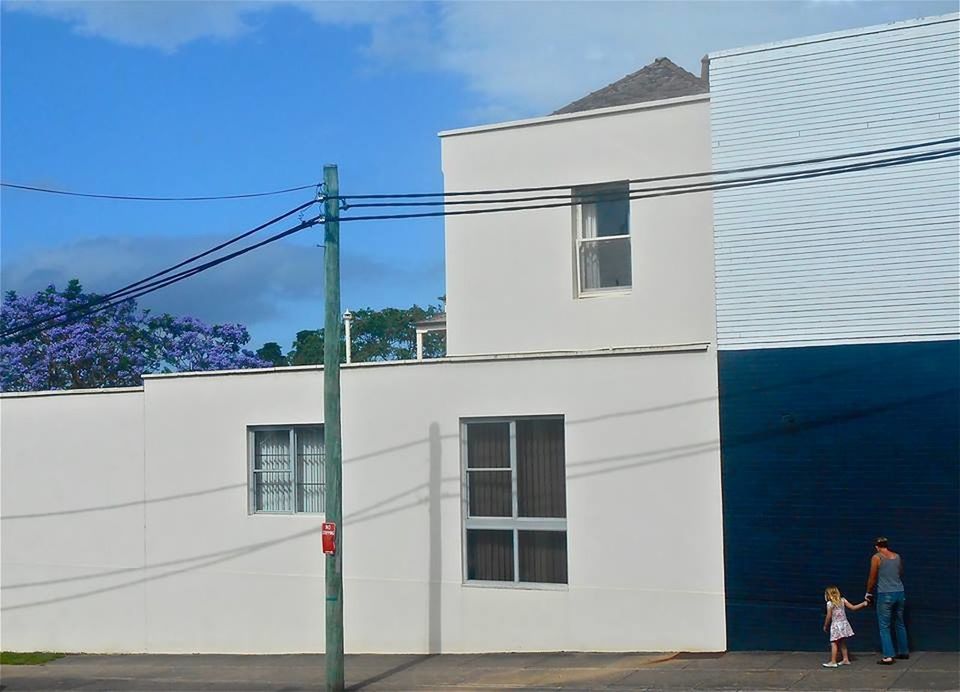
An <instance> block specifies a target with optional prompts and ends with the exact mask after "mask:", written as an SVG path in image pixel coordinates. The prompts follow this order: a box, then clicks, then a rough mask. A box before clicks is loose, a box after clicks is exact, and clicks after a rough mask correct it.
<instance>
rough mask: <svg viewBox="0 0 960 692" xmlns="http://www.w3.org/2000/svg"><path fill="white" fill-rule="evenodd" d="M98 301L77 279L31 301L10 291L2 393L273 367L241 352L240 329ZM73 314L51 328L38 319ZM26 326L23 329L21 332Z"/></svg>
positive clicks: (3, 330) (0, 324)
mask: <svg viewBox="0 0 960 692" xmlns="http://www.w3.org/2000/svg"><path fill="white" fill-rule="evenodd" d="M97 298H98V296H96V295H95V294H88V293H84V292H83V288H82V287H81V286H80V282H79V281H77V280H76V279H74V280H72V281H71V282H70V283H69V284H68V285H67V287H66V289H64V290H63V291H57V289H56V287H54V286H52V285H51V286H48V287H47V288H46V290H43V291H39V292H37V293H35V294H33V295H31V296H19V295H17V294H16V293H15V292H13V291H10V292H8V293H6V294H5V295H4V298H3V305H2V309H0V334H4V335H6V336H3V337H2V338H0V389H2V391H39V390H47V389H78V388H97V387H124V386H134V385H139V384H140V376H141V375H142V374H143V373H150V372H178V371H189V370H229V369H237V368H256V367H266V366H268V365H270V363H268V362H266V361H264V360H262V359H261V358H259V357H257V355H256V354H254V353H253V352H251V351H249V350H247V349H245V348H243V347H244V346H245V345H246V344H247V342H248V341H249V340H250V336H249V334H248V333H247V330H246V328H245V327H243V326H242V325H239V324H220V325H207V324H205V323H204V322H201V321H200V320H198V319H196V318H193V317H174V316H172V315H157V316H154V315H151V314H150V312H149V311H148V310H140V309H138V308H137V305H136V302H135V301H129V302H126V303H122V304H119V305H114V306H111V307H109V308H107V309H103V310H98V309H97V308H98V307H102V304H97V303H96V302H95V301H96V300H97ZM63 313H68V314H67V315H65V316H62V317H60V318H58V319H56V320H54V321H52V322H47V323H45V324H43V325H38V326H36V327H33V328H29V327H30V325H34V324H36V323H37V322H38V321H40V320H43V319H46V318H53V317H54V316H56V315H62V314H63ZM25 326H26V327H28V328H26V329H22V328H23V327H25Z"/></svg>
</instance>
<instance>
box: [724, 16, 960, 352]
mask: <svg viewBox="0 0 960 692" xmlns="http://www.w3.org/2000/svg"><path fill="white" fill-rule="evenodd" d="M958 41H960V35H958V21H957V19H956V18H955V17H954V18H951V19H949V20H947V21H943V20H940V21H931V22H928V23H920V24H913V25H906V26H903V27H900V28H897V29H895V30H892V31H883V32H879V33H871V34H865V35H856V36H845V37H835V38H831V39H829V40H823V41H821V40H812V41H810V42H809V43H800V44H796V45H790V46H781V47H771V48H769V49H764V50H758V51H755V52H750V53H741V54H736V55H725V56H720V57H715V58H714V59H713V60H712V62H711V67H710V69H711V72H710V89H711V128H712V138H713V168H714V169H715V170H724V169H731V168H740V167H744V166H752V165H758V164H766V163H774V162H785V161H792V160H800V159H808V158H814V157H819V156H830V155H833V154H843V153H852V152H856V151H866V150H871V149H881V148H885V147H893V146H898V145H902V144H913V143H918V142H926V141H932V140H940V139H945V138H949V137H956V136H958V135H960V51H958V46H960V43H958ZM954 146H956V145H950V144H946V145H939V146H935V147H931V148H930V151H942V150H946V149H949V148H951V147H954ZM909 153H916V152H909ZM895 156H897V154H896V153H893V154H881V155H877V156H874V157H867V158H864V159H856V161H857V162H860V161H870V160H879V159H884V158H891V157H895ZM832 165H837V164H830V163H825V164H814V165H811V166H804V167H801V168H798V169H790V171H791V172H794V171H796V170H808V169H812V168H824V167H829V166H832ZM784 172H786V171H784ZM754 175H755V174H754ZM754 175H750V174H741V175H731V176H727V177H724V178H723V179H721V180H730V179H736V178H749V177H754ZM958 190H960V176H958V159H957V158H944V159H940V160H935V161H922V162H910V163H907V164H903V165H898V166H891V167H885V168H875V169H870V170H864V171H855V172H845V173H841V174H837V175H829V176H824V177H819V178H810V179H806V180H794V181H785V182H776V183H770V184H763V185H756V186H751V187H743V188H737V189H726V190H718V191H716V192H715V193H714V227H715V241H716V298H717V334H718V344H719V346H720V348H722V349H744V348H753V347H764V346H772V345H778V344H783V345H808V344H829V343H858V342H862V341H864V340H876V341H902V340H904V339H910V338H916V339H937V338H943V337H945V336H947V337H949V336H950V335H955V334H957V333H958V332H960V290H958V284H960V271H958V265H960V227H958V218H960V217H958V213H957V212H958Z"/></svg>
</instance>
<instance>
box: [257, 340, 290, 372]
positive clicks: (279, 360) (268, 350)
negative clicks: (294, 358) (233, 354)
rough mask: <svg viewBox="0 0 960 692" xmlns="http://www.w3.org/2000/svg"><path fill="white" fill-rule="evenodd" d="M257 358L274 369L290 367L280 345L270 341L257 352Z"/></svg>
mask: <svg viewBox="0 0 960 692" xmlns="http://www.w3.org/2000/svg"><path fill="white" fill-rule="evenodd" d="M257 357H258V358H260V360H265V361H267V362H268V363H270V364H271V365H273V366H274V367H278V368H279V367H281V366H284V365H289V363H288V362H287V357H286V356H285V355H283V351H282V350H281V349H280V344H278V343H277V342H276V341H268V342H267V343H265V344H264V345H263V346H262V347H261V348H260V349H258V350H257Z"/></svg>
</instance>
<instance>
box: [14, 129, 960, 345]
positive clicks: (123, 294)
mask: <svg viewBox="0 0 960 692" xmlns="http://www.w3.org/2000/svg"><path fill="white" fill-rule="evenodd" d="M953 141H960V138H954V140H953ZM911 148H916V147H914V146H911ZM958 154H960V148H952V149H945V150H937V151H932V152H921V153H918V154H912V155H908V156H900V157H894V158H889V159H880V160H875V161H865V162H860V163H852V164H845V165H842V166H834V167H826V168H821V169H813V170H810V171H795V172H784V173H775V174H772V175H766V176H753V177H748V178H740V179H735V180H731V181H726V182H702V183H690V184H686V185H674V186H664V187H661V188H647V189H642V190H635V191H632V193H631V194H628V195H622V194H621V195H620V196H619V197H618V198H619V199H630V200H636V199H650V198H655V197H667V196H673V195H682V194H693V193H699V192H713V191H716V190H726V189H736V188H741V187H752V186H754V185H767V184H772V183H778V182H789V181H794V180H806V179H811V178H819V177H823V176H827V175H838V174H842V173H849V172H857V171H864V170H872V169H877V168H888V167H892V166H898V165H904V164H908V163H916V162H922V161H935V160H938V159H944V158H950V157H955V156H957V155H958ZM491 192H503V190H499V191H491ZM557 197H558V196H552V197H550V196H548V197H544V198H545V199H554V198H557ZM531 199H537V198H531ZM563 199H564V200H565V201H563V202H556V203H550V204H537V205H522V206H516V205H514V206H506V207H493V208H489V207H488V208H483V209H466V210H454V211H435V212H417V213H411V214H381V215H368V216H354V217H340V219H339V220H340V221H372V220H388V219H410V218H427V217H445V216H459V215H467V214H487V213H496V212H508V211H525V210H535V209H552V208H559V207H569V206H573V205H577V204H581V203H583V202H584V201H585V199H584V196H576V197H574V196H571V195H570V194H569V193H568V194H567V195H563ZM503 201H520V200H516V199H515V200H486V203H487V204H495V203H498V202H503ZM314 203H315V201H313V200H312V201H310V202H306V203H304V204H302V205H300V206H298V207H296V208H294V209H292V210H290V211H288V212H285V213H284V214H282V215H281V216H279V217H276V218H275V219H272V220H271V221H268V222H266V223H265V224H261V225H260V226H258V227H256V228H255V229H251V230H250V231H247V232H245V233H243V234H241V235H239V236H236V237H235V238H233V239H231V240H228V241H226V242H225V243H222V244H220V245H218V246H216V247H215V248H211V249H210V250H207V251H205V252H203V253H200V254H198V255H195V256H194V257H192V258H190V259H187V260H184V261H183V262H180V263H178V264H176V265H174V266H172V267H169V268H168V269H165V270H163V271H161V272H157V273H155V274H153V275H151V276H149V277H147V278H145V279H141V280H140V281H137V282H134V283H133V284H129V285H128V286H125V287H124V288H122V289H118V290H117V291H113V292H111V293H109V294H107V295H106V296H102V297H99V298H98V299H97V300H96V301H93V302H91V303H89V304H87V305H84V306H77V307H75V308H71V309H70V310H67V311H64V312H62V313H60V314H57V315H53V316H50V317H47V318H44V319H42V320H37V321H35V322H34V323H30V324H27V325H22V326H20V327H17V328H13V329H10V330H7V331H5V332H3V333H2V334H0V339H8V338H12V337H14V336H20V335H22V334H24V333H25V332H27V331H30V330H31V329H34V328H37V327H40V325H44V324H46V323H48V322H54V321H56V320H58V319H60V318H62V317H67V316H72V315H76V314H78V313H82V314H81V315H79V316H80V317H85V316H87V315H90V314H94V313H96V312H100V311H101V310H106V309H109V308H111V307H114V306H116V305H119V304H121V303H123V302H126V301H129V300H134V299H136V298H139V297H141V296H143V295H147V294H148V293H152V292H154V291H157V290H160V289H161V288H165V287H166V286H169V285H171V284H174V283H177V282H179V281H182V280H185V279H187V278H190V277H192V276H195V275H196V274H199V273H201V272H203V271H206V270H207V269H210V268H212V267H215V266H217V265H219V264H222V263H224V262H227V261H229V260H231V259H234V258H235V257H239V256H240V255H243V254H246V253H248V252H251V251H253V250H255V249H258V248H260V247H263V246H264V245H267V244H268V243H272V242H275V241H277V240H280V239H282V238H285V237H287V236H290V235H292V234H294V233H297V232H299V231H301V230H304V229H305V228H308V227H310V226H313V225H315V224H317V223H319V222H320V221H321V220H322V216H320V215H318V216H316V217H314V218H312V219H309V220H307V221H304V222H302V223H300V224H298V225H297V226H294V227H292V228H290V229H287V230H286V231H282V232H280V233H277V234H275V235H273V236H271V237H269V238H267V239H266V240H263V241H261V242H259V243H256V244H254V245H251V246H248V247H246V248H243V249H241V250H238V251H236V252H232V253H230V254H228V255H225V256H223V257H219V258H217V259H215V260H212V261H210V262H206V263H204V264H201V265H199V266H197V267H192V268H190V269H186V270H184V271H181V272H179V273H177V274H173V275H172V276H168V277H166V278H162V279H158V277H161V276H163V275H164V274H168V273H169V272H171V271H173V270H174V269H178V268H180V267H183V266H184V265H186V264H189V263H191V262H193V261H195V260H196V259H199V258H201V257H204V256H206V255H209V254H210V253H212V252H215V251H216V250H218V249H222V248H223V247H226V246H227V245H229V244H231V243H234V242H237V241H238V240H240V239H242V238H244V237H247V236H248V235H250V234H251V233H254V232H256V231H257V230H261V229H262V228H264V227H266V226H268V225H270V224H272V223H275V222H276V221H278V220H280V219H283V218H286V217H287V216H290V215H291V214H294V213H296V212H298V211H301V210H303V209H305V208H306V207H308V206H310V205H312V204H314ZM154 279H158V280H154ZM90 308H93V309H92V310H91V309H90ZM71 321H73V320H71ZM69 323H70V322H67V324H69ZM49 326H53V325H52V324H51V325H49ZM57 326H63V325H57ZM40 328H41V329H45V328H46V327H40Z"/></svg>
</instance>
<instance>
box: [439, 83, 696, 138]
mask: <svg viewBox="0 0 960 692" xmlns="http://www.w3.org/2000/svg"><path fill="white" fill-rule="evenodd" d="M709 100H710V94H709V93H706V94H694V95H692V96H678V97H676V98H672V99H660V100H659V101H643V102H641V103H628V104H627V105H625V106H610V107H608V108H594V109H593V110H588V111H577V112H576V113H561V114H559V115H546V116H541V117H539V118H527V119H525V120H508V121H507V122H503V123H493V124H490V125H476V126H474V127H462V128H459V129H455V130H441V131H440V132H438V133H437V136H438V137H440V138H443V137H455V136H457V135H469V134H475V133H478V132H491V131H493V130H509V129H513V128H517V127H531V126H534V125H548V124H551V123H559V122H566V121H569V120H583V119H586V118H597V117H602V116H605V115H615V114H618V113H630V112H633V111H642V110H647V109H650V108H666V107H669V106H679V105H683V104H686V103H697V102H698V101H709Z"/></svg>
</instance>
